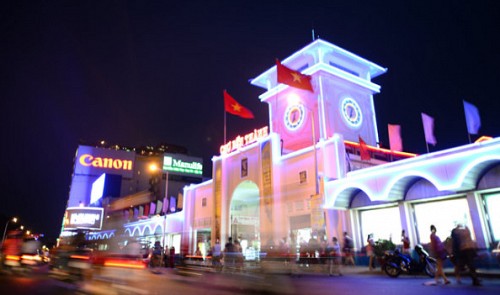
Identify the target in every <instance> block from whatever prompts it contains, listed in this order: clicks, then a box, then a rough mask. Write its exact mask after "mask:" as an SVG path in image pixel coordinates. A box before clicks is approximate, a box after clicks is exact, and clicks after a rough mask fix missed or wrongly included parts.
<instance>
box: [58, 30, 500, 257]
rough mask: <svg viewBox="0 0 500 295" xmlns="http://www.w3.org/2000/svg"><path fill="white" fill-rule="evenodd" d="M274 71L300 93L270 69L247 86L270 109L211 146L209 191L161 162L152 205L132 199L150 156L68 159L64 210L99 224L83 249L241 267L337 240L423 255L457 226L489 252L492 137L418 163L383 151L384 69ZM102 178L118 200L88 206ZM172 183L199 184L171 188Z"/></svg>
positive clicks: (307, 64)
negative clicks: (251, 126)
mask: <svg viewBox="0 0 500 295" xmlns="http://www.w3.org/2000/svg"><path fill="white" fill-rule="evenodd" d="M282 64H283V65H285V66H287V67H288V68H291V69H294V70H296V71H298V72H301V73H302V74H306V75H309V76H310V77H311V85H312V91H311V90H306V89H298V88H295V87H290V86H288V85H285V84H282V83H278V82H277V66H273V67H271V68H269V69H267V70H266V71H264V72H263V73H262V74H261V75H259V76H258V77H256V78H254V79H252V80H251V84H252V85H255V86H257V87H260V88H262V89H264V93H262V94H261V95H260V96H259V98H260V100H261V101H262V102H263V103H266V104H267V105H268V106H269V126H262V127H261V128H258V129H255V130H249V132H248V134H242V135H241V136H238V137H236V138H234V139H231V140H230V141H227V142H226V143H224V144H223V145H221V147H220V154H219V155H215V156H214V157H213V158H212V179H209V180H201V175H199V174H197V173H198V172H197V171H196V170H189V171H188V173H187V175H186V174H183V173H184V172H185V171H181V172H179V171H173V170H171V168H169V166H168V165H166V163H168V162H171V161H170V160H167V159H166V158H165V157H164V155H160V156H158V157H157V158H156V161H157V162H158V163H161V165H162V167H163V170H162V172H159V173H160V174H162V175H166V177H167V178H166V179H168V181H165V179H162V181H160V183H161V184H160V190H159V192H157V190H156V189H153V190H152V191H153V192H151V191H144V188H146V187H148V186H150V183H149V181H150V180H151V172H147V171H148V168H147V167H148V165H149V163H150V162H151V157H143V156H141V155H138V154H137V153H132V152H130V151H129V152H125V151H110V150H109V149H108V150H106V151H102V150H100V149H97V151H99V153H97V154H95V153H94V152H95V151H96V150H95V149H93V148H92V152H87V151H86V150H85V149H87V147H79V151H78V152H77V156H76V157H77V158H76V159H75V174H74V176H73V182H72V186H71V192H70V199H69V201H68V207H69V208H71V207H79V206H80V204H81V203H83V204H84V205H85V207H87V206H91V205H92V204H93V205H92V206H95V207H99V206H100V207H102V208H103V210H104V213H103V214H104V215H103V218H104V223H103V224H104V225H103V226H102V228H101V229H100V230H94V229H92V230H90V231H89V234H88V239H89V240H96V241H97V240H103V239H104V240H105V239H109V238H110V237H113V236H117V235H120V236H124V237H130V238H138V237H140V238H145V239H147V240H148V241H149V242H152V241H158V240H160V241H162V244H163V245H168V246H171V245H173V246H174V247H175V248H176V249H178V250H177V253H180V254H183V255H185V254H193V253H194V252H195V251H196V250H197V249H198V248H199V249H200V250H201V251H202V253H203V254H207V252H208V249H209V247H210V246H211V245H213V243H215V241H216V239H220V240H221V244H224V243H225V242H227V241H228V238H229V237H232V238H233V239H238V240H239V241H240V243H241V245H242V248H243V254H244V255H245V258H246V259H248V260H252V259H258V257H260V256H259V254H260V253H261V252H262V251H265V250H266V249H268V247H271V246H273V245H279V243H280V242H282V241H285V240H286V241H287V242H290V241H292V240H293V241H294V242H296V243H297V244H300V243H303V242H307V241H309V239H311V238H315V239H317V240H318V241H319V242H321V241H324V240H331V238H332V237H334V236H336V237H338V238H341V237H342V236H343V233H344V232H347V233H348V234H349V235H350V236H352V238H353V240H354V244H355V248H356V250H357V251H362V249H363V247H364V245H365V241H366V237H367V235H368V234H373V235H374V237H375V239H386V240H393V242H394V243H396V244H398V243H400V237H401V236H400V235H401V231H402V230H405V231H406V233H407V234H408V236H409V238H410V242H411V244H412V245H415V244H417V243H423V244H425V243H428V242H429V234H430V231H429V227H430V224H434V225H436V227H437V228H439V232H440V234H441V235H442V236H443V237H444V236H445V235H446V233H448V232H450V231H451V229H452V228H453V227H454V226H455V223H463V224H465V225H467V226H468V227H469V228H470V229H471V231H472V233H473V236H474V239H475V240H476V241H477V244H478V246H479V248H481V249H488V250H491V249H492V248H494V247H495V245H496V244H497V243H498V242H499V240H500V177H499V176H500V139H499V138H495V139H491V138H490V139H487V140H484V141H477V142H475V143H471V144H467V145H463V146H460V147H456V148H453V149H448V150H443V151H438V152H432V153H427V154H424V155H415V154H412V153H406V152H401V151H391V150H389V149H385V148H382V147H380V146H379V137H378V126H377V120H376V111H375V104H374V99H376V94H378V93H379V92H380V91H381V87H380V86H379V85H377V84H376V83H374V82H373V81H372V80H373V79H375V78H376V77H377V76H379V75H382V74H384V73H385V72H386V71H387V69H385V68H383V67H381V66H379V65H377V64H375V63H373V62H371V61H368V60H366V59H364V58H362V57H360V56H357V55H355V54H353V53H351V52H349V51H347V50H345V49H343V48H340V47H338V46H336V45H334V44H331V43H329V42H326V41H324V40H321V39H317V40H314V41H313V42H312V43H311V44H309V45H307V46H305V47H304V48H302V49H300V50H299V51H297V52H295V53H293V54H292V55H291V56H289V57H288V58H286V59H284V60H283V61H282ZM299 78H300V77H299ZM80 149H82V150H81V151H80ZM367 154H368V158H367V156H366V155H367ZM83 155H91V156H85V157H83ZM82 157H83V158H82ZM106 159H114V160H112V161H111V160H109V161H106ZM128 161H132V163H131V164H130V165H131V166H129V162H128ZM182 161H183V162H184V163H192V165H191V166H189V167H186V166H185V167H183V168H186V169H187V168H189V169H196V167H197V165H196V164H195V163H198V162H199V163H201V160H199V159H198V160H197V159H191V158H187V159H186V158H185V159H183V160H182ZM105 165H108V166H105ZM80 166H81V167H80ZM129 167H131V169H128V168H129ZM117 169H121V170H120V172H117ZM169 169H170V170H169ZM82 171H83V172H82ZM195 171H196V172H195ZM103 173H109V174H119V175H121V189H120V194H119V196H116V197H115V196H112V197H111V198H102V197H103V194H102V193H97V194H96V196H95V197H92V198H91V196H92V194H91V193H92V189H91V187H92V184H94V182H95V181H97V180H98V178H99V177H101V175H102V174H103ZM179 173H180V174H179ZM192 173H195V174H194V175H193V174H192ZM160 174H158V175H160ZM174 175H177V176H176V177H188V176H189V177H195V178H197V179H198V180H197V181H193V179H186V178H184V181H180V182H178V183H177V184H176V185H174V184H173V179H172V178H171V177H173V176H174ZM115 181H116V179H115ZM110 182H111V183H112V182H113V177H111V180H110ZM167 185H168V186H167ZM165 191H167V192H168V193H166V194H165ZM178 192H181V194H178ZM172 195H173V196H177V199H176V200H175V203H176V205H175V206H174V207H172V204H173V201H170V200H169V198H170V197H171V196H172ZM166 197H168V198H166ZM167 204H169V205H167ZM181 208H182V210H181ZM77 227H78V226H76V228H77ZM63 233H64V231H63Z"/></svg>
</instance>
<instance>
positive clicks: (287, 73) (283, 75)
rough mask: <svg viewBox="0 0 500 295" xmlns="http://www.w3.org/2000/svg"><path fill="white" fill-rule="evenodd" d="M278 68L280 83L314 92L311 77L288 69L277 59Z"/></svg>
mask: <svg viewBox="0 0 500 295" xmlns="http://www.w3.org/2000/svg"><path fill="white" fill-rule="evenodd" d="M276 68H277V70H278V83H283V84H286V85H288V86H292V87H295V88H300V89H304V90H309V91H311V92H314V90H313V88H312V84H311V76H309V75H304V74H302V73H300V72H298V71H294V70H292V69H290V68H287V67H286V66H284V65H282V64H281V62H280V61H279V60H278V59H276Z"/></svg>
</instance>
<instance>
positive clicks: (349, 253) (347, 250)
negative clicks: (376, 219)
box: [343, 232, 356, 266]
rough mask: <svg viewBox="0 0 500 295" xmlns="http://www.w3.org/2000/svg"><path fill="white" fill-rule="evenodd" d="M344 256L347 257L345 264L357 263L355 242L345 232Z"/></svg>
mask: <svg viewBox="0 0 500 295" xmlns="http://www.w3.org/2000/svg"><path fill="white" fill-rule="evenodd" d="M343 252H344V257H345V261H344V263H345V265H353V266H354V265H356V263H354V242H353V241H352V238H351V237H350V236H349V235H348V234H347V232H344V247H343Z"/></svg>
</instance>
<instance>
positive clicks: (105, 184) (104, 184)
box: [90, 173, 122, 207]
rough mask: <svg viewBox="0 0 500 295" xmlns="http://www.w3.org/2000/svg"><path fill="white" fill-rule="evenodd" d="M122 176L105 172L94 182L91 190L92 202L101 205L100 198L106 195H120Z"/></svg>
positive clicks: (114, 196)
mask: <svg viewBox="0 0 500 295" xmlns="http://www.w3.org/2000/svg"><path fill="white" fill-rule="evenodd" d="M121 183H122V177H121V175H113V174H106V173H103V174H102V175H101V176H99V178H97V180H96V181H94V182H93V183H92V191H91V192H90V204H92V205H94V206H99V207H100V206H101V202H100V200H101V199H102V198H105V197H113V198H117V197H119V196H120V190H121Z"/></svg>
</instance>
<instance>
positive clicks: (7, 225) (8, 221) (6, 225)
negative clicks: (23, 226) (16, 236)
mask: <svg viewBox="0 0 500 295" xmlns="http://www.w3.org/2000/svg"><path fill="white" fill-rule="evenodd" d="M11 221H12V222H14V223H16V222H17V217H14V218H12V219H9V220H7V223H6V224H5V229H4V230H3V237H2V247H0V248H3V242H4V241H5V234H6V233H7V228H8V227H9V223H10V222H11Z"/></svg>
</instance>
